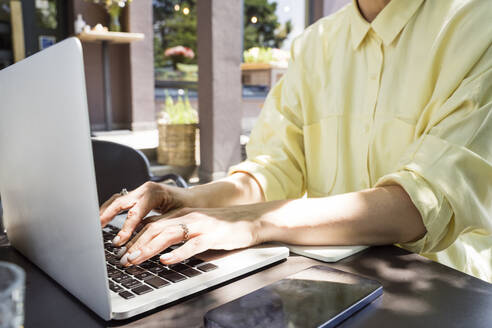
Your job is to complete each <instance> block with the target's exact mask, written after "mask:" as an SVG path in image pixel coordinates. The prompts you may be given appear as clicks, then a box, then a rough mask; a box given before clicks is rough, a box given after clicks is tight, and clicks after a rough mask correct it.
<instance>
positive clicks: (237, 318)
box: [204, 265, 383, 328]
mask: <svg viewBox="0 0 492 328" xmlns="http://www.w3.org/2000/svg"><path fill="white" fill-rule="evenodd" d="M382 293H383V287H382V286H381V284H380V283H378V282H377V281H374V280H370V279H366V278H363V277H360V276H357V275H355V274H352V273H348V272H343V271H340V270H336V269H332V268H330V267H328V266H325V265H318V266H313V267H311V268H308V269H306V270H304V271H301V272H298V273H296V274H294V275H292V276H289V277H287V278H285V279H282V280H280V281H277V282H275V283H273V284H271V285H268V286H266V287H263V288H261V289H259V290H256V291H254V292H252V293H250V294H247V295H245V296H243V297H240V298H238V299H236V300H234V301H231V302H229V303H226V304H223V305H221V306H219V307H217V308H215V309H213V310H210V311H209V312H207V314H206V315H205V318H204V324H205V327H206V328H233V327H234V328H243V327H244V328H246V327H248V328H249V327H258V328H260V327H265V328H266V327H268V328H277V327H278V328H280V327H282V328H283V327H289V328H292V327H302V328H308V327H323V328H326V327H335V326H336V325H338V324H339V323H341V322H342V321H343V320H345V319H347V318H348V317H350V316H351V315H353V314H354V313H355V312H357V311H359V310H360V309H362V308H363V307H364V306H366V305H368V304H369V303H370V302H372V301H373V300H375V299H376V298H378V297H379V296H381V295H382Z"/></svg>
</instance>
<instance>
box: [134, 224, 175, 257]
mask: <svg viewBox="0 0 492 328" xmlns="http://www.w3.org/2000/svg"><path fill="white" fill-rule="evenodd" d="M180 241H181V237H180V236H179V232H175V233H173V232H170V230H168V229H165V230H163V231H162V232H161V233H159V234H157V235H156V236H154V238H152V239H151V240H150V241H148V242H146V243H145V244H143V245H138V244H137V243H136V244H135V245H133V247H132V249H131V250H130V254H129V256H128V262H129V263H130V264H140V263H142V262H144V261H147V260H148V259H149V258H151V257H152V256H154V255H156V254H159V253H160V252H162V251H163V250H165V249H166V248H168V247H169V246H171V245H174V244H176V243H179V242H180ZM134 249H136V250H134Z"/></svg>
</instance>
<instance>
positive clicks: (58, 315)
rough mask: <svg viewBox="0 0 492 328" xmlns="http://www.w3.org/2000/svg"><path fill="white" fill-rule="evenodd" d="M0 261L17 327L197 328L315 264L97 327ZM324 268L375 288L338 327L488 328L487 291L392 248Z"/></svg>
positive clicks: (40, 282)
mask: <svg viewBox="0 0 492 328" xmlns="http://www.w3.org/2000/svg"><path fill="white" fill-rule="evenodd" d="M0 260H1V261H8V262H13V263H16V264H18V265H19V266H21V267H23V268H24V270H26V301H25V312H26V314H25V316H26V317H25V327H27V328H30V327H53V328H55V327H84V328H88V327H115V326H116V327H119V326H122V327H187V328H188V327H201V326H202V325H203V316H204V315H205V313H206V312H207V311H208V310H210V309H212V308H215V307H217V306H219V305H221V304H224V303H226V302H229V301H231V300H233V299H236V298H238V297H240V296H242V295H245V294H247V293H249V292H251V291H253V290H256V289H258V288H260V287H263V286H266V285H268V284H270V283H273V282H275V281H277V280H279V279H282V278H284V277H286V276H289V275H291V274H293V273H296V272H298V271H301V270H303V269H306V268H308V267H311V266H313V265H319V264H321V262H318V261H315V260H311V259H307V258H304V257H300V256H290V257H289V258H288V259H287V261H284V262H281V263H279V264H276V265H273V266H270V267H268V268H266V269H263V270H259V271H257V272H255V273H254V274H249V275H247V276H244V277H241V278H240V279H235V280H233V281H232V282H229V283H226V284H222V285H220V286H219V287H216V288H213V289H210V290H208V291H205V292H201V293H199V294H197V295H194V296H191V297H187V298H185V299H184V300H181V301H179V302H175V303H174V304H171V305H167V306H163V307H159V308H157V309H155V310H153V311H151V312H147V313H145V314H143V315H139V316H137V317H135V318H133V319H131V320H124V321H110V322H105V321H103V320H102V319H100V318H99V317H97V316H96V315H95V314H94V313H92V311H91V310H89V309H88V308H87V307H85V306H84V305H83V304H82V303H80V302H79V301H78V300H77V299H76V298H75V297H73V296H72V295H71V294H69V293H68V292H66V291H65V290H64V289H63V288H62V287H61V286H60V285H58V284H57V283H56V282H55V281H54V280H52V279H51V278H49V277H48V276H47V275H46V274H44V273H43V272H42V271H41V270H40V269H38V268H37V267H36V266H34V265H33V264H31V263H30V262H29V261H28V260H27V259H26V258H25V257H23V256H22V255H21V254H19V253H18V252H17V251H15V250H14V249H13V248H12V247H0ZM328 266H330V267H334V268H337V269H341V270H344V271H348V272H352V273H356V274H359V275H362V276H365V277H368V278H371V279H374V280H378V281H379V282H381V283H382V285H383V288H384V292H383V295H382V297H380V298H379V299H378V300H376V301H375V302H373V303H371V304H370V305H369V306H367V307H366V308H364V309H362V310H361V311H360V312H358V313H357V314H355V315H354V316H352V317H351V318H349V319H348V320H346V321H344V322H343V323H342V324H341V325H340V327H366V328H367V327H487V328H490V327H492V284H489V283H487V282H484V281H482V280H479V279H476V278H474V277H471V276H469V275H466V274H463V273H461V272H458V271H456V270H453V269H450V268H448V267H446V266H444V265H441V264H438V263H435V262H432V261H429V260H427V259H426V258H424V257H421V256H418V255H416V254H412V253H409V252H407V251H405V250H403V249H400V248H397V247H394V246H385V247H372V248H369V249H368V250H365V251H363V252H361V253H359V254H356V255H353V256H351V257H349V258H346V259H344V260H342V261H340V262H338V263H332V264H328Z"/></svg>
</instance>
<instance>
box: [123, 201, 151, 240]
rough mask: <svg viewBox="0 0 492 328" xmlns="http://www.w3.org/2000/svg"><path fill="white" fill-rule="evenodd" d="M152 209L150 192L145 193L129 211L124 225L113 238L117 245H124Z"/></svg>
mask: <svg viewBox="0 0 492 328" xmlns="http://www.w3.org/2000/svg"><path fill="white" fill-rule="evenodd" d="M151 210H152V205H151V204H150V202H149V196H148V194H144V195H143V196H142V197H141V198H140V199H139V200H138V202H137V203H136V204H135V205H134V206H133V207H132V208H131V209H130V210H129V211H128V216H127V218H126V220H125V223H123V227H122V228H121V230H120V231H119V232H118V234H117V235H116V237H115V239H113V244H115V245H116V246H119V245H123V244H124V243H126V242H127V241H128V240H129V239H130V237H131V236H132V233H133V231H135V228H136V227H137V225H138V224H139V223H140V222H141V221H142V219H143V218H144V217H145V216H146V215H147V214H148V213H149V212H150V211H151Z"/></svg>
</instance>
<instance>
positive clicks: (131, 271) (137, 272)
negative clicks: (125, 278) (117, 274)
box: [125, 266, 145, 276]
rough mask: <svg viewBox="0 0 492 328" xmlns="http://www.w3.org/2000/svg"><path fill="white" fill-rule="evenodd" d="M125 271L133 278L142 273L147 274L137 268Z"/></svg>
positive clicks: (132, 267) (133, 267)
mask: <svg viewBox="0 0 492 328" xmlns="http://www.w3.org/2000/svg"><path fill="white" fill-rule="evenodd" d="M125 271H126V273H128V274H131V275H133V276H134V275H136V274H140V273H143V272H145V270H144V269H142V268H139V267H136V266H131V267H129V268H127V269H126V270H125Z"/></svg>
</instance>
